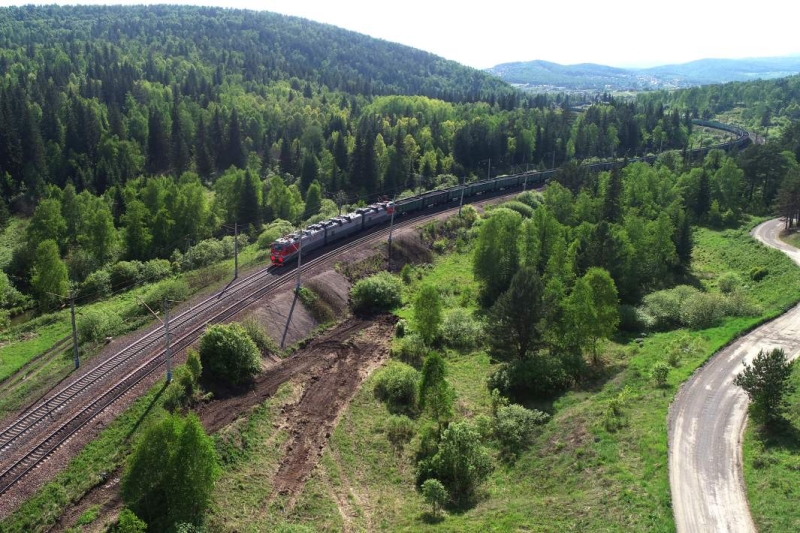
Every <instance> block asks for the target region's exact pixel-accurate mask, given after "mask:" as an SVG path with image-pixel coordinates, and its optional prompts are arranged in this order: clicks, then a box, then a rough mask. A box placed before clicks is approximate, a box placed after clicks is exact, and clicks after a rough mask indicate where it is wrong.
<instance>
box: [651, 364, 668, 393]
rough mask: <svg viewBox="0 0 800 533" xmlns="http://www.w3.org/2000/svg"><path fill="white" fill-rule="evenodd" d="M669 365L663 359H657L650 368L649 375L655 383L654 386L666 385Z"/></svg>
mask: <svg viewBox="0 0 800 533" xmlns="http://www.w3.org/2000/svg"><path fill="white" fill-rule="evenodd" d="M669 369H670V366H669V365H668V364H667V363H665V362H664V361H659V362H658V363H656V364H654V365H653V368H651V369H650V377H651V378H653V381H654V382H655V384H656V387H659V388H661V387H665V386H666V385H667V378H668V377H669Z"/></svg>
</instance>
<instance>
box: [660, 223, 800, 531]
mask: <svg viewBox="0 0 800 533" xmlns="http://www.w3.org/2000/svg"><path fill="white" fill-rule="evenodd" d="M782 229H783V222H781V221H779V220H771V221H769V222H765V223H763V224H761V225H759V226H758V227H756V228H755V229H754V230H753V231H752V232H751V235H752V236H753V237H755V238H756V239H758V240H760V241H762V242H763V243H764V244H766V245H768V246H771V247H773V248H778V249H780V250H781V251H783V252H784V253H786V254H787V255H788V256H789V257H790V258H791V259H792V260H793V261H794V262H795V263H797V264H799V265H800V250H798V249H796V248H793V247H791V246H788V245H786V244H785V243H783V242H781V241H780V240H779V239H778V234H779V233H780V231H781V230H782ZM772 348H783V349H784V350H785V351H786V354H787V356H789V357H791V358H794V357H796V356H797V355H798V351H800V306H795V307H793V308H792V309H791V310H790V311H788V312H787V313H785V314H784V315H782V316H780V317H778V318H776V319H775V320H773V321H771V322H769V323H767V324H764V325H762V326H760V327H758V328H757V329H755V330H754V331H753V332H751V333H750V334H749V335H746V336H744V337H742V338H740V339H738V340H737V341H736V342H734V343H733V344H731V345H730V346H728V347H727V348H725V349H723V350H721V351H719V352H718V353H717V354H716V355H714V357H713V358H711V359H710V360H709V361H708V363H706V365H705V366H704V367H703V368H701V369H700V370H698V371H697V372H696V373H695V375H694V376H692V378H691V379H690V380H689V381H687V382H686V384H685V385H684V386H683V387H682V388H681V390H680V392H679V393H678V395H677V396H676V398H675V401H674V402H673V403H672V406H671V407H670V411H669V437H668V440H669V482H670V488H671V491H672V508H673V513H674V515H675V524H676V526H677V529H678V531H679V532H687V533H688V532H704V533H705V532H711V531H728V532H736V533H749V532H753V533H755V531H756V527H755V525H754V524H753V519H752V518H751V516H750V509H749V507H748V504H747V494H746V491H745V487H744V478H743V473H742V446H741V441H742V433H743V431H744V426H745V420H746V415H747V396H746V395H745V394H744V392H743V391H742V390H741V389H740V388H738V387H736V386H734V385H733V378H734V376H736V374H738V373H739V372H740V371H741V369H742V362H743V361H745V360H746V361H748V362H749V361H750V360H751V359H752V358H753V357H754V356H755V355H756V354H757V353H758V351H759V350H761V349H764V350H766V349H772Z"/></svg>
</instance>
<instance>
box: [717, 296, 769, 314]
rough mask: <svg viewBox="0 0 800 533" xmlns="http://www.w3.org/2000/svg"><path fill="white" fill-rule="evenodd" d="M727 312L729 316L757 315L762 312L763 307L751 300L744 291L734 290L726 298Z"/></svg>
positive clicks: (725, 306)
mask: <svg viewBox="0 0 800 533" xmlns="http://www.w3.org/2000/svg"><path fill="white" fill-rule="evenodd" d="M724 308H725V314H726V315H727V316H757V315H760V314H761V309H759V307H758V306H757V305H756V304H754V303H753V302H751V301H750V298H748V297H747V295H746V294H745V293H743V292H742V291H736V292H732V293H731V294H729V295H728V297H727V298H725V302H724Z"/></svg>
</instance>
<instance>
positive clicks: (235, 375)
mask: <svg viewBox="0 0 800 533" xmlns="http://www.w3.org/2000/svg"><path fill="white" fill-rule="evenodd" d="M200 361H201V363H202V365H203V375H211V376H213V378H214V379H219V380H221V381H224V382H227V383H231V384H234V385H236V384H239V383H243V382H245V381H248V380H250V379H251V378H253V377H254V376H255V375H256V374H258V373H259V372H260V371H261V357H260V355H259V353H258V347H256V345H255V343H254V342H253V341H252V340H251V339H250V337H249V336H248V335H247V332H246V331H245V330H244V328H243V327H242V326H240V325H239V324H217V325H214V326H210V327H209V328H208V329H207V330H206V332H205V334H203V336H202V338H201V339H200Z"/></svg>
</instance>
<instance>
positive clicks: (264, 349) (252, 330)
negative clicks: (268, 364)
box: [241, 316, 278, 355]
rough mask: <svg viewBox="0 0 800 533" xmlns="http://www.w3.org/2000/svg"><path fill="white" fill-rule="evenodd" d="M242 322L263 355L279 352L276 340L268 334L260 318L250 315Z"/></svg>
mask: <svg viewBox="0 0 800 533" xmlns="http://www.w3.org/2000/svg"><path fill="white" fill-rule="evenodd" d="M241 324H242V327H243V328H244V330H245V332H247V336H248V337H250V340H252V341H253V342H254V343H255V345H256V347H257V348H258V351H259V352H261V355H267V354H270V353H276V352H278V347H277V345H276V344H275V341H273V340H272V339H271V338H270V336H269V335H267V331H266V329H264V326H262V325H261V323H259V321H258V320H256V319H255V318H253V317H252V316H249V317H247V318H245V319H244V320H242V322H241Z"/></svg>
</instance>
